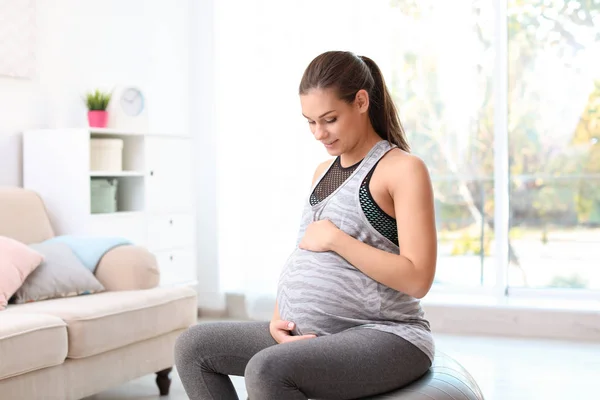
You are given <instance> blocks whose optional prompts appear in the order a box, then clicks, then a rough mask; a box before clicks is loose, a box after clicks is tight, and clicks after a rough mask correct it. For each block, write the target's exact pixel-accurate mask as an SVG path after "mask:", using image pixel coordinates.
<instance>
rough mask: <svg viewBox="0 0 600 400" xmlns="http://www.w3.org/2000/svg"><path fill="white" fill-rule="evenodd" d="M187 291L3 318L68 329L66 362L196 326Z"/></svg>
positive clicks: (45, 304) (68, 304)
mask: <svg viewBox="0 0 600 400" xmlns="http://www.w3.org/2000/svg"><path fill="white" fill-rule="evenodd" d="M196 297H197V294H196V291H195V290H194V289H192V288H189V287H180V288H154V289H148V290H134V291H120V292H103V293H97V294H91V295H84V296H78V297H69V298H63V299H52V300H45V301H40V302H37V303H28V304H17V305H13V306H11V307H9V308H8V310H6V311H3V312H4V313H28V314H31V313H43V314H50V315H54V316H57V317H59V318H62V319H63V320H64V321H65V322H66V323H67V330H68V337H69V351H68V355H67V357H69V358H84V357H89V356H92V355H95V354H100V353H103V352H106V351H109V350H113V349H117V348H119V347H123V346H127V345H129V344H132V343H136V342H139V341H142V340H146V339H150V338H153V337H156V336H160V335H163V334H166V333H169V332H172V331H174V330H178V329H183V328H187V327H188V326H190V325H192V324H194V323H195V322H196V318H197V314H198V311H197V310H198V305H197V300H196Z"/></svg>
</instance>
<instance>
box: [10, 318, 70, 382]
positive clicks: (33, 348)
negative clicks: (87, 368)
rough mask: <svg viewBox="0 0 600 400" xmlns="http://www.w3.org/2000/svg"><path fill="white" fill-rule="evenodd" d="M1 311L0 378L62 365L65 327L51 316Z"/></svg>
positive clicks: (65, 341)
mask: <svg viewBox="0 0 600 400" xmlns="http://www.w3.org/2000/svg"><path fill="white" fill-rule="evenodd" d="M12 308H13V306H9V307H8V309H7V310H5V311H3V312H0V379H4V378H8V377H11V376H16V375H21V374H24V373H26V372H30V371H35V370H36V369H41V368H45V367H51V366H54V365H59V364H62V363H63V362H64V360H65V358H66V357H67V349H68V344H67V327H66V324H65V323H64V321H63V320H61V319H60V318H57V317H55V316H52V315H44V314H25V313H23V314H21V313H12V312H9V311H10V310H11V309H12Z"/></svg>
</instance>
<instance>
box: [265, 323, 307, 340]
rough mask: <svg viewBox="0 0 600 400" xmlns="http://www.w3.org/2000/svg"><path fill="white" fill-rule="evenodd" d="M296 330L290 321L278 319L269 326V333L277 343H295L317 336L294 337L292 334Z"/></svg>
mask: <svg viewBox="0 0 600 400" xmlns="http://www.w3.org/2000/svg"><path fill="white" fill-rule="evenodd" d="M293 329H294V323H293V322H290V321H282V320H280V319H276V320H273V321H271V323H270V324H269V331H270V332H271V336H273V339H275V341H276V342H277V343H286V342H293V341H296V340H304V339H312V338H316V337H317V336H316V335H300V336H292V335H291V334H290V332H291V331H292V330H293Z"/></svg>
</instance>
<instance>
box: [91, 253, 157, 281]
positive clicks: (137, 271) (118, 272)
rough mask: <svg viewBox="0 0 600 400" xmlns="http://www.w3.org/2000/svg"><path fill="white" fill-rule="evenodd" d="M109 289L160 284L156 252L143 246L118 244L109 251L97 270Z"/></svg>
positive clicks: (96, 272)
mask: <svg viewBox="0 0 600 400" xmlns="http://www.w3.org/2000/svg"><path fill="white" fill-rule="evenodd" d="M95 275H96V278H97V279H98V280H99V281H100V283H102V285H103V286H104V287H105V288H106V290H108V291H119V290H140V289H151V288H154V287H156V286H158V283H159V281H160V271H159V269H158V264H157V262H156V257H155V256H154V254H152V253H150V252H149V251H148V250H147V249H146V248H145V247H142V246H133V245H127V246H117V247H114V248H112V249H110V250H109V251H107V252H106V253H105V254H104V256H103V257H102V258H101V259H100V262H99V263H98V266H97V267H96V271H95Z"/></svg>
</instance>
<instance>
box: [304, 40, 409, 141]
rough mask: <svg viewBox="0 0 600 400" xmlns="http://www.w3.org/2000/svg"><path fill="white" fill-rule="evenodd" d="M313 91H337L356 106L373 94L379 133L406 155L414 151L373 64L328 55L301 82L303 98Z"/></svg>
mask: <svg viewBox="0 0 600 400" xmlns="http://www.w3.org/2000/svg"><path fill="white" fill-rule="evenodd" d="M310 89H334V90H336V91H337V94H338V96H339V98H340V99H341V100H344V101H346V102H348V103H352V102H353V101H354V99H355V98H356V93H357V92H358V91H359V90H361V89H364V90H366V91H367V93H369V103H370V104H369V119H370V120H371V124H372V125H373V129H375V132H377V134H378V135H379V136H380V137H381V138H382V139H385V140H387V141H388V142H390V143H393V144H395V145H397V146H398V147H399V148H400V149H402V150H404V151H410V146H409V145H408V141H407V140H406V135H405V133H404V128H403V127H402V124H401V123H400V118H399V117H398V111H397V110H396V106H395V105H394V102H393V100H392V96H391V95H390V93H389V91H388V89H387V87H386V84H385V81H384V79H383V75H382V74H381V70H380V69H379V67H378V66H377V64H375V62H374V61H373V60H371V59H370V58H368V57H365V56H356V55H355V54H354V53H351V52H347V51H328V52H325V53H323V54H320V55H319V56H317V57H316V58H315V59H314V60H312V61H311V63H310V64H309V65H308V67H307V68H306V70H305V71H304V75H303V76H302V80H301V81H300V88H299V93H300V95H303V94H306V93H308V91H309V90H310Z"/></svg>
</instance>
